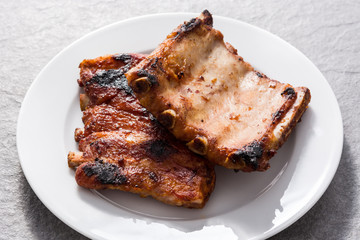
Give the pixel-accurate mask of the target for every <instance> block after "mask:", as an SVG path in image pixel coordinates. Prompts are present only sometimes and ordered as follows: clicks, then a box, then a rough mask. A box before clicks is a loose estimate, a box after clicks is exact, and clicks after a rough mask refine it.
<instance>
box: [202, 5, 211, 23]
mask: <svg viewBox="0 0 360 240" xmlns="http://www.w3.org/2000/svg"><path fill="white" fill-rule="evenodd" d="M202 14H203V15H204V23H205V24H206V25H209V26H211V27H212V25H213V18H212V16H211V13H210V12H209V11H208V10H207V9H205V10H204V11H203V12H202Z"/></svg>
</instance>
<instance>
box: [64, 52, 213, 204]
mask: <svg viewBox="0 0 360 240" xmlns="http://www.w3.org/2000/svg"><path fill="white" fill-rule="evenodd" d="M142 59H144V56H143V55H139V54H126V55H109V56H105V57H100V58H96V59H92V60H84V61H83V62H82V63H81V64H80V79H79V80H78V83H79V85H80V86H81V87H83V89H84V92H85V94H81V95H80V105H81V109H82V110H83V122H84V128H79V129H76V130H75V139H76V141H78V142H79V150H80V152H70V153H69V155H68V164H69V167H72V168H76V167H77V169H76V175H75V178H76V181H77V183H78V184H79V185H80V186H82V187H86V188H91V189H118V190H122V191H128V192H133V193H137V194H139V195H141V196H143V197H145V196H152V197H153V198H155V199H157V200H160V201H162V202H164V203H167V204H170V205H176V206H184V207H190V208H202V207H203V206H204V205H205V203H206V201H207V200H208V198H209V196H210V194H211V192H212V191H213V188H214V184H215V173H214V168H213V166H212V165H211V164H209V163H208V162H207V161H206V160H205V159H203V158H201V157H198V156H196V155H195V154H193V153H192V152H191V151H189V150H188V149H187V148H186V146H184V145H183V144H182V143H181V142H179V141H178V140H176V139H175V138H174V137H173V136H172V135H171V134H170V133H169V132H168V131H167V130H166V129H165V128H164V127H163V126H161V125H160V124H159V123H158V122H157V120H156V119H155V118H154V117H153V116H152V115H151V114H150V113H149V112H148V111H147V110H146V109H145V108H143V107H142V106H141V105H140V103H139V101H138V100H137V99H136V97H135V96H134V94H133V92H132V90H131V88H130V87H129V86H128V84H127V80H126V78H125V76H124V73H125V72H126V71H128V70H129V69H130V68H131V67H133V66H134V65H136V64H137V63H139V62H140V61H141V60H142Z"/></svg>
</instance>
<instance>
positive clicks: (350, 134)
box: [0, 0, 360, 239]
mask: <svg viewBox="0 0 360 240" xmlns="http://www.w3.org/2000/svg"><path fill="white" fill-rule="evenodd" d="M205 8H206V9H209V10H210V11H211V12H212V13H213V14H216V15H221V16H227V17H231V18H235V19H239V20H242V21H244V22H247V23H250V24H253V25H256V26H259V27H261V28H263V29H266V30H268V31H270V32H272V33H274V34H276V35H278V36H280V37H281V38H283V39H285V40H286V41H287V42H289V43H290V44H292V45H294V46H295V47H296V48H298V49H299V50H300V51H302V52H303V53H304V54H305V55H306V56H307V57H309V58H310V59H311V60H312V61H313V62H314V63H315V65H316V66H317V67H318V68H319V69H320V71H321V72H322V73H323V74H324V75H325V77H326V79H327V80H328V81H329V83H330V85H331V87H332V89H333V91H334V92H335V95H336V97H337V100H338V102H339V104H340V108H341V113H342V117H343V121H344V133H345V134H344V148H343V154H342V158H341V162H340V166H339V168H338V171H337V173H336V175H335V177H334V179H333V181H332V183H331V185H330V186H329V188H328V190H327V191H326V192H325V194H324V195H323V196H322V198H321V199H320V200H319V201H318V203H316V205H315V206H314V207H313V208H312V209H311V210H310V211H309V212H308V213H307V214H306V215H305V216H303V217H302V218H301V219H300V220H299V221H297V222H296V223H294V224H293V225H292V226H291V227H289V228H287V229H286V230H284V231H283V232H281V233H279V234H278V235H276V236H274V237H273V238H272V239H360V195H359V190H360V188H359V184H360V179H359V178H360V173H359V171H360V164H359V160H360V148H359V144H360V128H359V117H360V107H359V104H360V94H359V90H360V80H359V77H360V70H359V69H360V56H359V53H360V1H356V0H348V1H347V0H332V1H325V0H321V1H311V0H304V1H294V0H279V1H276V0H262V1H254V0H244V1H220V0H218V1H206V0H197V1H189V0H183V1H179V0H172V1H165V0H161V1H146V0H136V1H130V0H128V1H115V0H107V1H105V0H104V1H100V0H87V1H85V0H82V1H55V0H51V1H40V0H31V1H29V0H24V1H7V0H0V59H1V60H0V61H1V64H0V73H1V77H0V99H1V101H0V121H1V124H0V138H1V145H0V146H1V147H0V157H1V161H0V239H86V238H85V237H83V236H82V235H80V234H79V233H77V232H75V231H74V230H72V229H71V228H69V227H68V226H67V225H65V224H64V223H62V222H61V221H60V220H59V219H57V218H56V217H55V216H54V215H53V214H52V213H51V212H50V211H49V210H48V209H47V208H46V207H45V206H44V205H43V204H42V203H41V202H40V201H39V199H38V198H37V197H36V195H35V194H34V192H33V191H32V189H31V188H30V186H29V184H28V183H27V181H26V179H25V177H24V175H23V173H22V170H21V167H20V163H19V159H18V154H17V150H16V123H17V117H18V113H19V110H20V106H21V102H22V100H23V98H24V96H25V94H26V91H27V89H28V88H29V86H30V84H31V82H32V81H33V80H34V79H35V77H36V75H37V74H38V73H39V72H40V70H41V69H42V68H43V67H44V66H45V64H46V63H47V62H49V61H50V59H51V58H52V57H54V56H55V55H56V54H57V53H58V52H59V51H61V50H62V49H63V48H64V47H66V46H67V45H69V44H70V43H72V42H73V41H75V40H76V39H78V38H80V37H81V36H83V35H84V34H87V33H89V32H91V31H93V30H96V29H98V28H100V27H103V26H105V25H107V24H110V23H113V22H116V21H120V20H123V19H126V18H130V17H134V16H140V15H144V14H152V13H160V12H179V11H183V12H200V11H202V10H203V9H205ZM39 154H41V153H39Z"/></svg>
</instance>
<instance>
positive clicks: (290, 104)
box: [126, 11, 310, 172]
mask: <svg viewBox="0 0 360 240" xmlns="http://www.w3.org/2000/svg"><path fill="white" fill-rule="evenodd" d="M212 22H213V20H212V16H211V14H210V13H209V12H208V11H204V12H203V13H202V14H201V15H200V17H198V18H194V19H191V20H190V21H189V22H185V23H184V24H182V25H180V26H179V27H178V28H176V29H175V30H174V31H173V32H172V33H170V34H169V35H168V36H167V38H166V40H165V41H164V42H163V43H161V44H160V45H159V47H158V48H157V49H155V50H154V51H153V52H152V53H151V54H150V55H149V56H148V57H146V58H145V59H144V60H143V61H141V62H140V63H139V64H138V65H137V66H136V67H134V68H132V69H131V70H130V71H129V72H127V73H126V76H127V78H128V81H129V85H130V86H131V87H132V89H133V90H134V92H135V94H136V95H137V97H138V98H139V100H140V103H141V104H142V105H143V106H144V107H146V108H147V110H149V111H150V112H151V113H152V114H154V116H155V117H156V118H157V119H158V120H159V121H160V122H161V123H162V124H163V125H164V126H165V127H167V128H168V129H169V130H170V131H171V132H172V133H173V134H174V135H175V137H176V138H178V139H180V140H182V141H185V142H187V145H188V147H189V148H190V149H191V150H192V151H194V152H195V153H198V154H200V155H203V156H205V157H206V158H207V159H209V160H210V161H212V162H214V163H216V164H219V165H222V166H225V167H227V168H232V169H241V170H243V171H246V172H249V171H264V170H266V169H268V168H269V163H268V161H269V159H270V158H271V157H272V156H273V155H274V154H275V153H276V150H277V149H278V148H279V147H280V146H281V145H282V144H283V142H284V141H285V140H286V138H287V137H288V135H289V134H290V132H291V130H292V129H293V128H294V126H295V125H296V123H297V121H298V120H299V119H300V117H301V115H302V114H303V112H304V111H305V109H306V107H307V105H308V103H309V101H310V91H309V89H307V88H305V87H300V88H294V87H293V86H291V85H289V84H283V83H280V82H278V81H275V80H271V79H269V78H268V77H267V76H266V75H264V74H263V73H260V72H258V71H255V70H254V69H253V67H252V66H251V65H250V64H248V63H246V62H244V61H243V59H242V57H240V56H238V55H237V51H236V49H235V48H234V47H232V46H231V45H230V44H225V43H224V41H223V35H222V34H221V32H219V31H217V30H215V29H213V28H212Z"/></svg>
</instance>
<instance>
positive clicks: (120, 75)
mask: <svg viewBox="0 0 360 240" xmlns="http://www.w3.org/2000/svg"><path fill="white" fill-rule="evenodd" d="M124 73H125V71H124V69H115V70H114V69H111V70H106V71H100V72H97V73H96V75H95V76H93V77H92V78H91V79H90V81H88V82H87V83H86V85H90V84H98V85H99V86H101V87H110V88H117V89H120V90H123V91H125V92H126V93H127V94H133V91H132V89H131V88H130V87H129V85H128V81H127V79H126V77H125V75H124Z"/></svg>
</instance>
